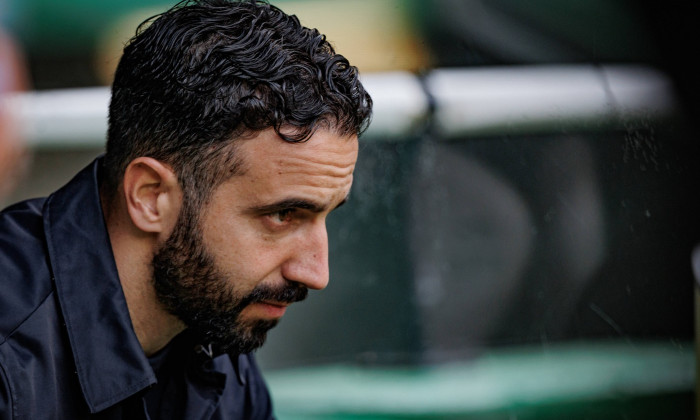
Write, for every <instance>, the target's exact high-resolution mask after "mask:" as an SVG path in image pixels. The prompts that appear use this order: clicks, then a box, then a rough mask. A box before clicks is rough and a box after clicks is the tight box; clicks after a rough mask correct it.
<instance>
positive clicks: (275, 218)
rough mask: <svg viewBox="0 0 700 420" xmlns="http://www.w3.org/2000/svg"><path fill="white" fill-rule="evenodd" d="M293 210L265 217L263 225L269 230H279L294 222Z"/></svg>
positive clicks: (281, 211) (277, 212) (280, 211)
mask: <svg viewBox="0 0 700 420" xmlns="http://www.w3.org/2000/svg"><path fill="white" fill-rule="evenodd" d="M294 212H295V209H285V210H279V211H276V212H274V213H269V214H266V215H265V224H266V225H267V226H268V227H269V228H271V229H280V228H283V227H286V226H288V225H290V224H291V223H292V222H293V221H294Z"/></svg>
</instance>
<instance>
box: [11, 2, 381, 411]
mask: <svg viewBox="0 0 700 420" xmlns="http://www.w3.org/2000/svg"><path fill="white" fill-rule="evenodd" d="M370 111H371V99H370V97H369V96H368V95H367V93H366V92H365V90H364V89H363V87H362V85H361V83H360V82H359V81H358V78H357V71H356V69H355V68H354V67H351V66H350V65H349V64H348V62H347V60H345V59H344V58H343V57H342V56H340V55H337V54H335V53H334V51H333V48H332V47H331V46H330V45H329V44H328V43H327V42H326V41H325V38H324V37H323V36H322V35H320V34H319V33H318V32H317V31H315V30H309V29H306V28H303V27H302V26H300V24H299V22H298V20H297V19H296V18H295V17H289V16H287V15H285V14H284V13H282V12H281V11H280V10H278V9H277V8H275V7H273V6H270V5H268V4H265V3H258V2H254V1H253V2H241V3H238V2H234V3H231V2H228V1H225V0H203V1H201V2H196V3H188V4H180V5H178V6H176V7H175V8H173V9H171V10H170V11H168V12H166V13H164V14H162V15H161V16H160V17H159V18H158V19H156V20H154V21H153V22H152V23H151V24H150V25H149V26H148V27H147V28H145V29H140V30H139V33H138V34H137V35H136V36H135V37H134V38H133V39H132V40H131V41H130V43H129V44H128V45H127V46H126V48H125V50H124V55H123V57H122V59H121V61H120V63H119V66H118V68H117V71H116V75H115V80H114V85H113V88H112V101H111V104H110V114H109V131H108V140H107V152H106V154H105V156H104V158H100V159H98V160H96V161H95V162H94V163H93V164H92V165H90V166H89V167H88V168H86V169H85V170H83V171H82V172H81V173H79V174H78V175H77V176H76V177H75V178H74V179H73V180H72V181H71V182H70V183H69V184H67V185H66V186H65V187H63V188H62V189H60V190H59V191H57V192H56V193H54V194H52V195H51V196H50V197H48V198H47V199H38V200H31V201H27V202H24V203H20V204H17V205H14V206H11V207H9V208H8V209H6V210H5V211H4V212H3V213H2V216H0V267H1V268H2V270H1V271H0V311H2V312H1V315H2V316H1V317H0V413H2V414H0V418H8V419H9V418H12V419H44V418H61V419H63V418H65V419H82V418H100V419H121V418H129V419H138V418H150V419H155V418H163V419H179V418H187V419H195V418H196V419H200V418H201V419H204V418H207V419H208V418H214V419H236V418H241V419H243V418H245V419H253V418H254V419H257V418H270V417H272V409H271V404H270V401H269V396H268V393H267V390H266V387H265V385H264V383H263V380H262V378H261V376H260V373H259V371H258V368H257V367H256V365H255V362H254V359H253V357H252V356H251V355H250V354H249V353H250V352H251V351H252V350H254V349H255V348H257V347H259V346H260V345H261V344H262V343H263V341H264V339H265V333H266V331H268V330H269V329H270V328H271V327H272V326H274V325H275V323H276V322H277V321H278V320H279V319H280V318H281V317H282V315H283V314H284V312H285V309H286V307H287V306H288V305H289V304H291V303H293V302H296V301H299V300H302V299H304V297H305V296H306V293H307V290H308V289H309V288H310V289H321V288H323V287H324V286H325V285H326V283H327V282H328V268H327V249H328V248H327V237H326V229H325V219H326V217H327V216H328V214H329V212H331V211H332V210H333V209H335V208H337V207H338V206H340V205H341V204H342V203H343V202H344V201H345V200H346V199H347V196H348V193H349V191H350V186H351V183H352V173H353V168H354V165H355V161H356V158H357V147H358V146H357V136H358V134H359V133H360V132H361V131H362V130H363V129H364V128H365V127H366V125H367V122H368V118H369V115H370Z"/></svg>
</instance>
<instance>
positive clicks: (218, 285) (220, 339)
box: [152, 201, 308, 354]
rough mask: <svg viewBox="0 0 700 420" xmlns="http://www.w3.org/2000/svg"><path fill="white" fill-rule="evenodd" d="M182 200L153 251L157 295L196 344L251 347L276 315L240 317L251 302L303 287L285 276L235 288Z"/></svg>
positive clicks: (232, 349)
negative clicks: (168, 229)
mask: <svg viewBox="0 0 700 420" xmlns="http://www.w3.org/2000/svg"><path fill="white" fill-rule="evenodd" d="M186 203H187V201H184V202H183V208H182V211H181V213H180V215H179V218H178V222H177V224H176V226H175V228H174V229H173V232H172V234H171V235H170V237H169V238H168V239H167V240H166V241H165V243H164V244H163V245H162V246H161V248H160V249H159V250H158V251H157V252H156V254H155V255H154V257H153V262H152V265H153V280H154V283H155V291H156V296H157V298H158V300H159V301H160V303H161V304H162V305H163V306H164V307H165V309H166V310H167V311H168V312H169V313H171V314H172V315H175V316H176V317H178V318H179V319H180V320H181V321H182V322H183V323H184V324H185V325H186V326H187V328H188V330H190V331H191V332H192V333H194V335H195V338H196V339H197V340H199V344H202V345H205V346H207V345H211V347H212V349H213V350H214V351H215V352H216V353H218V354H221V353H238V354H242V353H250V352H252V351H253V350H255V349H257V348H258V347H260V346H262V345H263V343H264V342H265V338H266V336H267V332H268V331H269V330H270V329H271V328H272V327H274V326H275V325H276V324H277V320H264V319H252V320H245V319H241V317H240V315H241V312H242V311H243V310H244V309H245V308H246V307H247V306H248V305H250V304H252V303H256V302H261V301H264V300H271V301H276V302H286V303H293V302H298V301H301V300H303V299H305V298H306V295H307V293H308V288H307V287H306V286H304V285H301V284H299V283H295V282H291V281H285V284H283V285H282V286H280V287H271V286H266V285H262V284H259V285H257V286H256V287H255V288H254V289H253V290H252V291H250V292H249V293H247V294H243V293H239V292H236V290H235V287H234V286H235V284H236V279H231V278H228V277H227V276H226V275H224V273H222V271H221V270H220V269H219V267H218V266H217V265H216V261H215V260H214V257H213V255H212V254H211V253H210V252H209V251H208V250H207V248H206V246H205V244H204V241H203V236H202V230H201V228H200V226H199V219H198V216H197V215H195V214H194V212H193V211H190V210H192V209H188V208H186V207H187V204H186Z"/></svg>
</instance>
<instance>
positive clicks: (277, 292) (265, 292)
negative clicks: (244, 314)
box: [240, 281, 309, 306]
mask: <svg viewBox="0 0 700 420" xmlns="http://www.w3.org/2000/svg"><path fill="white" fill-rule="evenodd" d="M308 294H309V289H308V287H306V286H304V285H302V284H299V283H295V282H290V281H287V282H286V283H285V284H283V285H281V286H278V287H274V286H267V285H258V286H257V287H255V289H253V291H252V292H250V293H249V294H248V296H246V297H245V298H244V299H243V301H242V302H241V305H240V306H247V305H249V304H251V303H256V302H262V301H265V300H268V301H270V300H271V301H275V302H282V303H290V304H291V303H294V302H301V301H302V300H304V299H306V296H307V295H308Z"/></svg>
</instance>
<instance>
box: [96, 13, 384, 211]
mask: <svg viewBox="0 0 700 420" xmlns="http://www.w3.org/2000/svg"><path fill="white" fill-rule="evenodd" d="M371 110H372V100H371V98H370V96H369V95H368V94H367V92H366V91H365V89H364V88H363V86H362V84H361V83H360V81H359V79H358V71H357V68H355V67H353V66H351V65H350V64H349V62H348V60H347V59H345V57H343V56H342V55H339V54H336V53H335V51H334V49H333V47H332V46H331V45H330V44H329V42H328V41H327V40H326V38H325V36H324V35H322V34H320V33H319V32H318V31H317V30H315V29H309V28H306V27H303V26H302V25H301V24H300V23H299V20H298V19H297V17H296V16H290V15H287V14H285V13H284V12H282V11H281V10H280V9H278V8H277V7H275V6H273V5H270V4H268V3H266V2H263V1H258V0H248V1H228V0H199V1H189V0H186V1H183V2H180V3H178V4H177V5H176V6H174V7H173V8H172V9H170V10H168V11H166V12H164V13H162V14H160V15H157V16H154V17H153V18H151V19H148V20H147V21H145V22H144V23H142V24H141V25H140V26H139V28H138V30H137V33H136V35H135V36H134V37H133V38H132V39H131V40H130V41H129V43H128V44H127V45H126V47H125V48H124V54H123V56H122V58H121V60H120V62H119V65H118V67H117V70H116V73H115V78H114V83H113V86H112V99H111V103H110V107H109V130H108V135H107V151H106V154H105V158H104V178H103V188H104V189H105V191H106V192H107V193H108V194H114V193H115V192H116V190H117V187H118V185H119V183H120V182H121V179H122V177H123V173H124V170H125V169H126V167H127V165H128V164H129V162H131V161H132V160H133V159H135V158H137V157H139V156H148V157H152V158H155V159H158V160H161V161H163V162H165V163H167V164H169V165H171V166H172V167H173V169H174V171H175V173H176V174H177V176H178V180H179V182H180V184H181V186H182V187H183V190H184V192H185V194H186V195H190V196H191V197H190V198H194V199H197V198H198V199H199V200H203V199H206V197H207V195H208V194H209V193H210V192H211V191H212V190H213V188H214V187H215V186H216V185H218V184H219V183H221V182H223V181H224V180H225V179H227V178H228V177H229V176H231V175H232V174H234V173H235V172H236V168H237V162H236V156H235V147H226V146H231V145H232V144H233V141H234V140H235V139H236V138H237V137H239V136H241V135H244V134H246V133H255V132H258V131H261V130H264V129H267V128H274V130H275V131H276V132H277V133H278V134H279V135H280V137H282V138H283V139H285V140H287V141H290V142H301V141H305V140H306V139H308V138H309V137H310V136H311V135H312V134H313V132H314V131H315V130H316V129H317V128H319V127H323V128H327V129H330V130H333V131H334V132H336V133H337V134H339V135H343V136H345V135H347V136H349V135H353V134H357V135H359V134H360V133H361V132H362V131H364V129H365V128H366V127H367V125H368V124H369V119H370V116H371Z"/></svg>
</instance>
